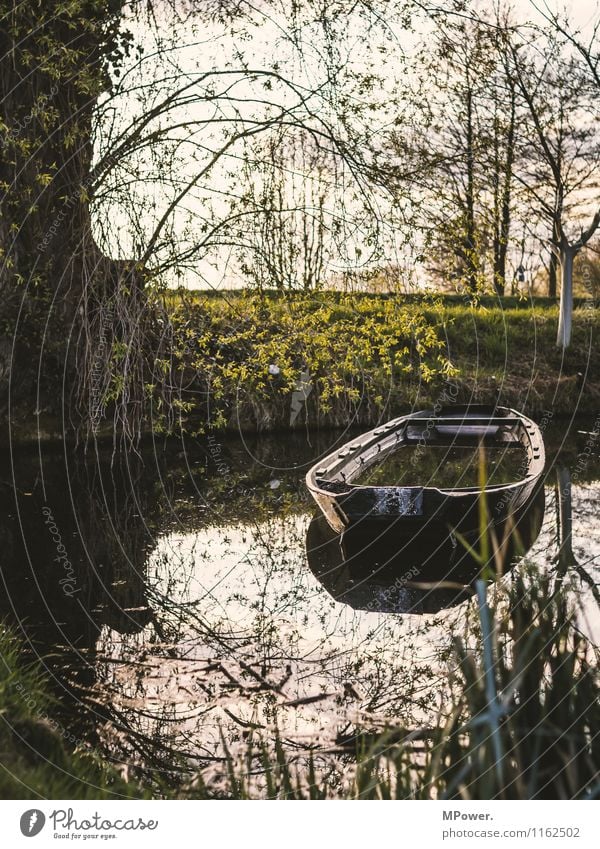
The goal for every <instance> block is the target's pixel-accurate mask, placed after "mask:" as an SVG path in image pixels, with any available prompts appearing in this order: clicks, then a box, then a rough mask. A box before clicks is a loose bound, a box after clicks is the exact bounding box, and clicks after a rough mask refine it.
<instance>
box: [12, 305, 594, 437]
mask: <svg viewBox="0 0 600 849" xmlns="http://www.w3.org/2000/svg"><path fill="white" fill-rule="evenodd" d="M164 307H165V309H164V310H162V311H161V312H159V313H157V318H156V334H155V341H154V342H153V343H152V344H153V345H158V347H159V349H160V350H159V354H158V355H157V356H155V357H153V359H152V362H151V364H150V365H149V368H148V369H147V371H146V373H145V375H144V378H143V380H144V391H145V397H146V402H147V403H146V414H145V421H144V430H145V432H147V433H149V432H151V431H153V432H155V433H157V432H158V433H172V432H179V431H180V430H182V429H183V430H184V431H186V432H187V433H191V434H201V433H205V432H206V431H207V429H209V428H215V429H218V430H228V431H233V432H236V431H239V430H243V431H247V432H248V431H254V432H265V431H275V430H289V429H290V428H301V429H304V428H306V427H310V428H313V429H314V428H327V427H347V426H348V425H349V424H353V425H356V426H359V427H360V426H364V427H368V426H371V425H373V424H375V423H377V422H378V421H381V420H385V419H387V418H391V417H392V416H395V415H398V414H400V413H402V412H407V411H409V410H411V409H420V408H426V407H432V406H435V405H439V404H442V403H444V402H448V401H451V402H456V403H468V402H470V403H477V402H479V403H489V402H492V401H495V400H499V401H500V402H501V403H504V404H507V405H509V406H513V407H515V408H517V409H520V410H522V411H524V412H526V413H529V414H530V415H532V416H534V417H535V416H541V414H542V413H543V411H546V410H551V411H552V412H553V414H554V416H555V417H559V416H561V415H565V416H567V415H568V416H571V415H572V414H573V413H574V412H578V413H582V414H590V415H594V416H595V415H596V414H597V412H598V410H599V409H600V347H599V346H598V344H597V342H596V339H597V335H598V333H599V332H600V309H596V308H594V307H593V304H592V302H591V301H582V300H580V301H577V302H576V304H575V310H574V327H573V340H572V344H571V346H570V347H569V348H568V349H567V351H566V352H562V351H560V350H559V349H557V348H556V344H555V338H556V329H557V324H558V307H557V305H556V303H555V302H553V301H551V300H550V299H547V298H539V299H535V300H532V301H527V300H519V299H517V298H513V297H510V298H505V299H498V298H493V297H486V298H482V299H481V300H480V301H479V302H478V303H476V304H473V303H470V302H469V301H468V300H466V299H465V298H459V297H457V296H444V297H442V296H436V297H425V296H389V295H366V294H354V295H347V294H343V293H340V292H318V293H311V294H308V295H305V294H301V293H300V294H299V293H296V294H289V295H282V294H274V293H267V294H265V295H260V296H259V295H257V294H253V293H249V292H247V291H239V292H227V293H222V292H221V293H207V294H205V293H199V292H196V293H191V294H190V293H187V294H185V293H184V294H181V293H173V292H170V293H169V294H168V295H167V296H166V298H165V304H164ZM157 340H158V341H157ZM123 356H124V352H123V349H122V346H121V348H119V350H117V351H115V352H113V363H112V366H111V371H112V374H113V380H112V384H111V385H110V387H109V389H108V391H107V394H106V396H105V398H104V401H105V402H106V414H105V417H104V418H103V419H102V420H101V421H100V428H99V431H98V433H99V435H105V436H107V437H110V436H111V434H112V428H113V423H112V412H111V410H112V404H113V402H114V400H115V399H116V398H118V397H119V395H120V393H121V391H122V386H123V380H122V374H121V372H122V369H123V362H124V360H123ZM38 425H39V426H40V431H41V436H42V437H44V436H49V437H55V436H60V435H61V423H60V420H59V419H57V418H56V417H54V418H53V417H52V416H51V415H49V414H48V415H44V414H42V416H41V417H40V418H39V419H34V418H33V417H32V415H31V413H26V414H25V413H23V414H20V413H19V410H18V409H13V416H12V422H11V426H12V436H13V439H22V440H27V439H28V438H31V437H32V436H37V432H36V430H35V429H36V428H37V427H38Z"/></svg>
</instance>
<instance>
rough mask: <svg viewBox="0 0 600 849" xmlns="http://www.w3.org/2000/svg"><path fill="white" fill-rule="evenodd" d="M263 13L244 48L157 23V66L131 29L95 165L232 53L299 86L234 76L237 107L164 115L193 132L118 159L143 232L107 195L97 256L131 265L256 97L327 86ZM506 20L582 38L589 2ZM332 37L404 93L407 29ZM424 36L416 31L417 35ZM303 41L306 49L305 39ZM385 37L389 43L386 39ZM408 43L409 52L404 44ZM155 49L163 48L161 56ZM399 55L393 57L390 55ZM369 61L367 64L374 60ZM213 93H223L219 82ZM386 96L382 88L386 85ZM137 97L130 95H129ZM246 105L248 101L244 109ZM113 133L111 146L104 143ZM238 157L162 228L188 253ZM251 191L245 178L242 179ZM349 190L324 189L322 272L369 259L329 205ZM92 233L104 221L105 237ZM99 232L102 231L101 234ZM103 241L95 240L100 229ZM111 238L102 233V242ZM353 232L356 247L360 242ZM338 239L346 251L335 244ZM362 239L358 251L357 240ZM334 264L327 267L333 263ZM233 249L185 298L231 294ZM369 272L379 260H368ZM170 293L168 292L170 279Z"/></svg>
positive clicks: (151, 49)
mask: <svg viewBox="0 0 600 849" xmlns="http://www.w3.org/2000/svg"><path fill="white" fill-rule="evenodd" d="M258 5H259V7H261V9H262V10H268V17H261V16H257V19H256V25H255V26H254V27H251V28H250V36H249V39H246V38H245V37H244V38H243V39H242V36H241V33H242V31H243V27H242V26H241V25H240V26H239V27H238V28H237V29H238V32H235V31H234V32H233V33H231V32H230V30H229V27H223V26H220V25H216V24H215V25H212V26H207V25H206V24H205V23H199V22H198V21H197V20H192V19H190V20H189V21H188V22H187V23H185V24H179V25H178V26H177V28H176V30H175V31H173V28H172V26H171V24H170V22H168V21H165V23H164V32H162V33H159V36H163V37H164V39H165V43H166V45H167V47H168V48H169V49H167V50H166V51H165V50H164V49H163V50H162V52H161V56H160V57H158V56H154V55H153V54H154V53H155V51H156V49H157V44H156V34H155V33H154V32H152V31H151V30H150V29H149V28H148V27H147V26H145V25H144V24H143V22H140V21H134V22H131V25H132V28H133V30H134V33H135V35H136V39H137V40H139V41H140V42H142V43H143V45H144V48H145V54H146V58H145V59H143V60H142V62H141V63H139V65H136V61H135V58H132V59H131V60H130V62H129V67H128V68H126V69H125V73H124V75H122V76H121V77H120V79H119V80H118V81H117V83H118V85H119V86H121V88H122V94H120V95H118V96H117V97H115V98H113V100H112V101H111V102H110V104H105V105H104V107H102V106H101V110H102V109H103V110H104V113H103V114H102V121H101V129H102V133H101V135H100V137H99V143H98V146H97V148H98V149H97V156H100V155H101V152H102V149H103V147H105V146H106V145H107V144H108V145H109V146H110V144H111V143H113V144H114V138H115V134H116V133H118V131H120V130H121V129H123V127H125V126H126V125H127V122H128V121H130V120H131V118H132V116H135V115H138V116H139V115H140V114H143V112H144V111H145V110H147V108H148V104H149V103H154V102H157V100H158V98H159V97H161V96H164V95H165V94H166V93H168V92H169V91H172V90H173V88H174V87H175V86H177V85H181V83H182V81H185V80H186V79H189V80H192V79H194V75H195V77H196V78H197V77H198V75H199V74H201V73H203V72H207V71H210V69H211V68H215V67H218V68H223V67H224V66H225V64H226V63H227V62H228V61H229V62H231V63H232V66H234V65H235V66H237V67H239V66H240V61H239V59H238V58H237V57H236V53H237V51H238V50H240V51H242V52H243V54H244V57H245V58H246V59H247V61H248V64H249V65H251V66H252V67H255V68H261V67H268V66H270V65H271V63H272V59H273V54H274V51H278V53H277V54H276V55H277V58H278V59H279V60H280V63H281V70H282V73H285V74H287V75H288V76H289V77H291V78H292V79H293V81H294V83H295V84H296V85H297V86H298V87H299V90H298V91H297V92H290V90H289V89H285V88H282V87H281V86H277V85H274V86H273V88H272V89H271V90H270V91H268V93H265V90H264V89H263V88H262V86H260V85H257V84H256V83H248V82H247V81H246V80H245V79H244V78H243V77H241V76H240V77H232V78H231V82H230V83H229V81H228V84H230V85H231V89H230V91H229V93H230V94H233V95H234V97H235V98H236V101H235V102H234V103H232V102H231V101H229V102H225V101H224V100H223V99H221V100H220V101H219V102H206V100H205V101H204V102H201V101H199V100H198V99H196V100H195V101H194V102H192V103H188V104H184V103H182V104H181V105H180V106H179V107H178V108H177V109H176V110H174V111H173V112H172V113H171V114H170V115H169V120H170V121H171V122H173V123H180V122H183V121H187V122H190V121H192V122H193V123H194V127H193V130H192V131H190V129H189V128H183V129H180V130H178V131H174V132H173V133H171V136H170V141H169V142H168V143H166V144H164V145H163V146H162V147H157V148H155V149H151V148H146V149H145V150H144V151H142V152H141V153H140V154H139V155H138V156H137V158H135V159H133V158H131V159H129V160H125V161H124V162H123V163H122V164H121V165H120V166H119V168H118V169H117V171H116V177H117V179H118V180H119V181H120V182H121V184H122V189H121V197H126V198H128V199H130V200H131V201H132V202H133V206H134V209H135V211H138V210H139V209H141V208H143V207H144V205H145V211H144V215H143V216H142V217H143V226H142V229H141V230H139V229H138V231H137V232H134V231H133V230H132V227H131V224H130V221H129V220H128V217H127V211H126V209H125V207H124V205H123V204H121V203H120V202H119V196H118V195H114V196H113V197H110V196H107V197H106V198H105V199H104V202H103V203H101V204H100V205H99V207H98V211H97V216H96V220H97V222H98V226H97V232H98V237H99V240H100V241H104V245H105V246H107V245H110V250H111V252H114V253H119V254H121V255H123V256H131V255H132V254H133V255H139V253H140V252H143V249H144V248H145V246H146V245H147V243H148V240H149V238H150V233H151V232H152V231H153V229H154V226H155V224H156V222H157V221H158V220H160V218H161V216H162V214H163V213H164V211H165V209H166V207H167V205H168V202H169V200H170V199H171V198H173V197H174V196H175V194H176V193H177V192H178V191H179V190H180V189H181V187H182V186H183V184H184V183H185V181H187V180H189V178H190V176H191V175H195V174H196V173H197V172H198V171H199V169H200V168H202V167H203V165H205V164H206V162H207V161H208V158H209V157H210V156H211V154H212V153H213V152H214V151H215V150H216V149H217V148H218V146H219V145H220V144H222V142H223V135H222V133H223V131H224V129H225V128H227V127H228V126H229V125H230V123H231V122H232V121H233V120H235V119H241V120H247V119H248V118H249V117H251V116H253V115H254V116H256V115H257V114H261V112H262V114H266V113H267V111H268V108H267V107H265V106H263V105H261V104H259V103H257V102H256V101H257V99H258V98H260V97H264V96H268V97H269V99H270V100H271V102H272V103H279V104H280V105H288V106H289V105H291V104H292V103H296V102H297V101H298V99H299V96H300V94H301V92H300V89H301V88H302V87H306V88H307V89H309V88H314V87H316V86H318V85H319V84H320V83H322V82H323V81H324V79H325V73H324V64H323V61H322V56H321V53H322V51H323V49H324V43H323V40H322V38H321V37H320V35H319V36H317V33H316V31H315V36H314V39H312V41H311V38H310V32H306V31H305V44H304V45H303V55H302V58H300V54H299V53H298V52H294V50H293V48H291V47H290V46H289V43H286V41H285V34H286V32H287V27H286V23H287V21H286V19H285V15H284V14H282V7H283V8H285V7H286V6H287V4H286V2H285V0H281V2H279V0H278V2H269V3H264V2H263V3H259V4H258ZM512 6H513V8H514V10H515V16H516V17H517V19H518V20H520V21H522V22H525V21H528V20H532V21H535V22H536V23H539V22H540V21H541V20H542V19H543V13H544V10H545V9H551V10H554V9H559V10H562V9H565V8H567V9H568V10H569V15H570V16H571V20H575V22H576V25H577V26H578V27H582V28H583V30H584V31H585V30H586V29H587V30H589V28H590V25H591V22H593V21H594V20H595V19H596V18H597V16H598V12H599V4H598V2H577V3H571V4H568V5H567V6H566V7H565V5H564V4H562V3H560V4H544V3H538V2H533V0H514V2H513V4H512ZM477 7H478V8H481V9H485V8H488V9H489V8H493V2H485V3H481V4H477ZM337 25H338V27H339V37H338V39H337V41H336V33H335V32H334V33H333V42H334V46H335V49H340V50H342V51H343V55H344V57H345V58H347V59H348V60H349V68H350V69H351V70H352V69H353V70H355V71H356V72H358V73H364V71H365V70H367V69H369V68H370V67H373V68H374V69H375V70H376V71H377V72H380V73H382V75H383V77H384V79H385V80H386V81H387V83H388V85H389V87H390V88H391V89H393V88H394V87H397V88H398V89H400V90H402V89H403V90H405V89H406V88H407V85H408V77H407V75H406V73H405V72H404V69H403V68H402V66H401V65H400V64H399V62H396V63H394V55H395V54H394V50H396V49H397V46H398V45H402V48H403V49H404V50H405V51H406V49H407V46H408V45H410V43H411V41H413V39H412V37H411V36H408V35H407V33H406V31H405V30H402V29H401V28H400V27H399V26H398V24H396V25H395V26H394V25H392V26H391V27H390V28H389V30H388V32H387V33H383V31H382V30H374V32H373V34H372V35H371V36H370V38H368V39H367V38H365V37H364V36H363V34H362V30H361V27H362V26H364V23H363V21H362V20H361V19H359V18H358V17H355V18H354V19H352V20H351V21H349V22H343V21H342V22H337ZM426 26H427V25H425V28H426ZM307 35H308V38H306V36H307ZM386 38H387V41H386V40H385V39H386ZM413 43H414V41H413ZM382 44H385V45H386V46H387V53H384V52H380V51H379V49H378V48H379V47H380V45H382ZM162 46H163V48H164V46H165V45H162ZM396 55H397V56H399V55H400V54H399V53H398V54H396ZM374 59H375V61H374ZM219 85H221V86H222V82H219ZM384 86H385V83H384ZM132 87H136V89H137V90H132ZM379 91H380V89H379V88H378V87H377V86H376V87H375V89H374V90H373V91H369V92H367V93H365V94H364V96H363V99H365V100H375V99H376V97H377V95H378V92H379ZM253 100H254V102H253ZM312 108H314V109H318V108H320V104H319V102H318V100H317V99H315V100H314V101H313V103H312ZM390 120H391V115H390V113H388V112H386V110H385V109H384V108H383V106H380V107H378V108H375V109H374V110H373V111H372V112H371V113H370V116H369V121H370V122H371V127H370V129H371V130H372V131H374V132H377V129H378V127H379V126H385V124H386V123H387V122H389V121H390ZM111 133H112V142H110V141H108V139H110V137H111ZM242 155H243V149H242V148H241V146H240V145H239V144H238V145H236V146H234V147H232V148H231V149H230V150H229V151H228V153H227V155H226V156H225V157H224V158H223V159H222V161H221V162H220V164H219V165H217V166H216V167H215V168H214V169H212V171H211V172H210V174H209V175H207V179H206V180H203V181H201V182H199V184H198V186H197V187H196V188H194V190H193V191H191V192H190V193H189V194H188V195H186V197H185V200H184V201H183V202H182V204H181V205H180V207H179V208H178V210H177V211H176V213H175V214H174V215H173V216H171V218H170V219H169V222H168V225H167V227H166V228H165V230H164V231H163V232H165V233H166V232H169V231H170V232H171V233H172V234H173V235H174V236H175V237H176V238H178V239H179V240H181V241H182V242H184V243H190V244H192V243H194V240H197V238H198V233H202V232H205V230H203V228H210V225H211V220H212V219H213V218H214V216H215V215H222V214H223V213H224V212H225V210H226V209H227V204H228V203H229V200H230V198H231V197H236V196H239V194H240V191H241V188H242V182H243V179H242V178H243V174H242V171H243V161H242V159H241V157H242ZM250 180H251V181H252V176H251V177H250ZM340 185H341V186H342V189H343V192H344V193H345V195H344V198H343V199H342V198H341V197H340V196H339V191H340ZM355 189H356V186H353V185H352V181H351V178H350V175H349V174H348V173H346V175H345V177H344V182H343V183H342V182H341V181H340V178H339V175H336V176H335V179H332V181H331V186H330V198H329V201H328V207H329V213H328V214H329V216H330V217H329V221H330V223H332V222H333V221H334V218H335V217H336V215H337V217H338V221H342V225H341V226H342V229H341V233H342V235H341V236H340V235H339V234H338V236H337V237H336V243H335V245H332V248H331V251H330V255H331V256H330V263H331V265H330V267H331V270H335V268H336V267H338V268H340V267H344V265H345V264H346V265H347V264H352V262H353V261H354V260H355V257H356V255H357V249H358V250H359V251H360V256H361V259H362V260H363V261H364V259H365V257H367V261H369V258H370V257H371V256H372V255H370V254H369V250H370V249H369V246H368V244H367V243H366V242H365V239H366V235H365V231H364V230H361V228H360V226H359V227H358V228H353V227H350V226H349V224H347V222H345V221H344V220H343V216H342V215H339V214H338V211H339V208H340V207H339V205H340V203H341V202H342V200H345V201H346V202H347V203H348V206H349V207H350V208H352V209H356V210H358V209H359V206H360V202H359V200H356V201H354V200H352V192H353V190H355ZM372 200H373V202H374V203H375V204H377V206H378V212H379V214H380V215H381V218H382V219H383V220H384V221H385V219H386V210H387V206H386V203H387V201H386V199H385V197H384V196H383V195H380V196H379V197H378V196H376V195H374V196H373V198H372ZM407 212H410V210H407ZM102 222H104V227H103V224H102ZM107 224H108V228H107V227H106V225H107ZM103 229H104V230H105V231H106V232H105V233H104V234H103V233H102V230H103ZM108 231H110V232H108ZM361 233H362V236H361ZM344 239H345V240H346V241H345V242H344ZM361 239H362V241H361ZM383 240H384V242H385V244H386V246H387V247H386V252H387V253H386V255H385V256H384V258H387V259H388V260H389V261H390V262H403V261H404V262H405V261H406V257H407V256H410V253H411V245H410V237H409V235H407V233H401V232H400V231H397V232H396V231H395V232H391V231H390V232H387V233H384V234H383ZM336 251H337V253H338V256H337V258H336V257H335V256H334V254H335V253H336ZM235 253H236V251H235V249H234V248H232V247H231V246H230V247H227V248H224V249H222V250H220V251H218V252H215V253H213V255H212V256H211V257H210V258H203V259H201V260H199V261H198V262H197V263H195V268H196V271H197V273H198V277H194V276H190V275H189V274H186V280H185V281H184V282H186V283H188V284H189V285H191V286H193V287H197V286H203V285H204V286H217V287H218V286H221V285H232V283H233V282H234V281H235V280H237V279H238V278H239V274H238V268H237V262H236V261H235ZM372 259H373V261H379V262H381V264H383V262H382V258H381V256H379V257H372ZM173 282H177V281H176V280H175V278H173Z"/></svg>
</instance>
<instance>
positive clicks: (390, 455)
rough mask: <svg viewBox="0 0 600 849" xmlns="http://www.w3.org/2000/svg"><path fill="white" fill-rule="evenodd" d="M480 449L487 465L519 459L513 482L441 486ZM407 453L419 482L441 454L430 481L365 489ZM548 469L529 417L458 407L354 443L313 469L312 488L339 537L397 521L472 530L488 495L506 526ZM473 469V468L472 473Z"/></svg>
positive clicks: (402, 420) (403, 420)
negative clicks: (466, 455)
mask: <svg viewBox="0 0 600 849" xmlns="http://www.w3.org/2000/svg"><path fill="white" fill-rule="evenodd" d="M480 446H481V447H483V449H484V457H485V456H488V455H490V453H491V452H495V453H496V454H497V455H499V456H500V458H501V459H502V458H503V457H506V456H508V455H510V454H511V452H513V454H514V452H516V458H517V462H516V464H515V463H513V468H512V472H511V475H510V476H509V479H505V478H504V477H496V478H495V477H494V475H493V474H490V475H488V477H487V479H486V484H485V487H484V489H483V490H482V488H481V486H480V485H479V483H478V481H477V480H470V481H468V480H465V474H464V473H461V472H460V470H457V471H456V475H455V479H454V480H450V481H449V480H446V481H444V482H440V480H436V478H439V477H440V476H441V474H440V473H441V472H443V470H444V467H445V466H447V465H448V458H449V457H450V456H451V452H452V451H454V452H455V453H456V452H457V451H458V452H460V451H461V450H466V451H469V450H470V451H471V453H472V456H477V455H474V454H473V452H474V451H476V450H478V449H479V447H480ZM407 449H410V450H411V463H410V464H409V465H410V468H411V470H412V475H413V477H415V476H416V477H418V476H419V469H420V468H424V467H425V458H426V457H427V455H428V454H429V453H430V452H431V451H432V450H433V449H442V451H441V452H440V451H438V454H437V456H438V458H439V459H437V460H436V461H435V462H436V463H437V465H436V466H435V468H434V469H433V472H432V473H431V475H430V477H431V480H423V478H426V475H422V476H421V481H420V482H419V483H409V484H408V485H404V482H401V484H400V485H398V484H393V485H380V484H378V483H369V482H368V480H367V482H366V483H365V482H361V481H363V480H365V479H366V478H368V477H369V472H371V473H372V472H373V470H374V469H375V468H376V467H377V468H379V469H381V468H385V464H386V463H388V464H389V463H390V462H392V461H393V459H394V457H395V456H400V452H402V451H406V450H407ZM444 451H445V452H446V453H445V454H444ZM544 465H545V451H544V442H543V438H542V434H541V432H540V429H539V427H538V426H537V425H536V423H535V422H534V421H532V420H531V419H529V418H527V416H524V415H523V414H522V413H519V412H517V411H515V410H512V409H509V408H508V407H493V406H487V405H469V406H458V405H457V406H453V407H444V408H442V409H440V410H422V411H420V412H416V413H411V414H409V415H405V416H400V417H399V418H396V419H393V420H392V421H390V422H388V423H387V424H385V425H381V426H379V427H376V428H374V429H373V430H371V431H369V432H368V433H365V434H363V435H362V436H359V437H357V438H355V439H353V440H351V441H350V442H348V443H347V444H346V445H344V446H343V447H342V448H340V449H338V450H336V451H334V452H333V453H331V454H329V455H328V456H326V457H325V458H324V459H323V460H321V461H320V462H319V463H317V464H316V465H314V466H313V467H312V468H311V469H310V471H309V472H308V474H307V476H306V484H307V486H308V489H309V490H310V492H311V494H312V496H313V497H314V499H315V501H316V502H317V504H318V505H319V507H320V508H321V510H322V511H323V514H324V516H325V518H326V520H327V522H328V523H329V525H330V526H331V528H332V529H333V530H334V531H335V532H336V533H342V532H343V531H346V530H347V529H349V528H351V527H352V526H353V525H356V524H360V523H363V522H372V521H375V522H378V521H385V522H387V523H389V522H390V520H397V521H399V522H402V523H412V524H417V525H418V524H422V523H424V522H427V523H441V524H442V526H443V527H444V528H446V529H447V528H448V527H451V528H455V529H457V530H468V528H469V526H473V524H476V523H477V522H478V513H479V499H480V497H481V495H482V492H483V493H484V494H485V498H486V505H487V510H488V514H489V515H490V516H493V517H495V518H501V517H502V516H503V515H506V514H508V513H510V512H514V511H516V510H518V509H520V508H521V507H523V506H524V505H525V504H526V502H527V501H528V500H529V499H530V498H531V497H532V496H533V495H534V493H535V490H536V487H537V486H538V484H539V482H540V479H541V477H542V475H543V472H544ZM472 467H473V464H472V463H471V471H472ZM446 477H448V476H447V475H446ZM465 484H466V485H465Z"/></svg>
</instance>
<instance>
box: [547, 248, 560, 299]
mask: <svg viewBox="0 0 600 849" xmlns="http://www.w3.org/2000/svg"><path fill="white" fill-rule="evenodd" d="M558 269H559V260H558V256H557V255H556V253H555V251H554V249H552V250H551V251H550V263H549V266H548V297H549V298H556V292H557V289H558Z"/></svg>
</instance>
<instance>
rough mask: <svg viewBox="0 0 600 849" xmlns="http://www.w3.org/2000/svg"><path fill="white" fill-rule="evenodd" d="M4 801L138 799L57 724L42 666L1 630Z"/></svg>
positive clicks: (0, 790)
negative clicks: (74, 742)
mask: <svg viewBox="0 0 600 849" xmlns="http://www.w3.org/2000/svg"><path fill="white" fill-rule="evenodd" d="M0 656H1V662H0V713H1V715H2V722H1V723H0V751H1V753H2V756H1V759H0V764H1V767H2V768H1V769H0V797H1V798H2V799H25V798H46V799H113V798H123V797H135V798H139V797H142V796H144V795H145V794H144V791H143V790H142V789H141V788H140V787H139V786H137V785H136V784H135V783H133V782H127V781H124V780H123V779H122V778H120V777H119V775H118V774H117V773H116V772H115V771H114V770H113V769H112V768H111V767H110V766H109V765H108V764H107V762H106V761H103V760H102V759H101V758H100V756H99V755H98V754H97V753H96V752H94V751H93V750H91V749H89V748H87V747H84V746H83V745H81V744H80V745H79V746H77V745H76V744H75V745H74V744H73V741H72V740H71V735H70V733H69V730H68V729H64V728H62V726H61V725H60V724H59V723H58V722H57V721H56V720H55V719H53V713H54V712H55V707H56V706H55V705H54V700H53V698H52V696H51V694H50V690H49V687H48V684H47V681H46V679H45V675H44V673H43V670H42V668H41V666H40V665H39V664H38V663H35V662H28V661H26V660H25V659H24V655H23V648H22V646H21V645H20V643H19V642H18V640H17V639H16V638H15V637H14V636H13V635H12V634H11V632H10V631H9V630H7V629H6V628H5V627H4V626H2V625H0Z"/></svg>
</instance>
